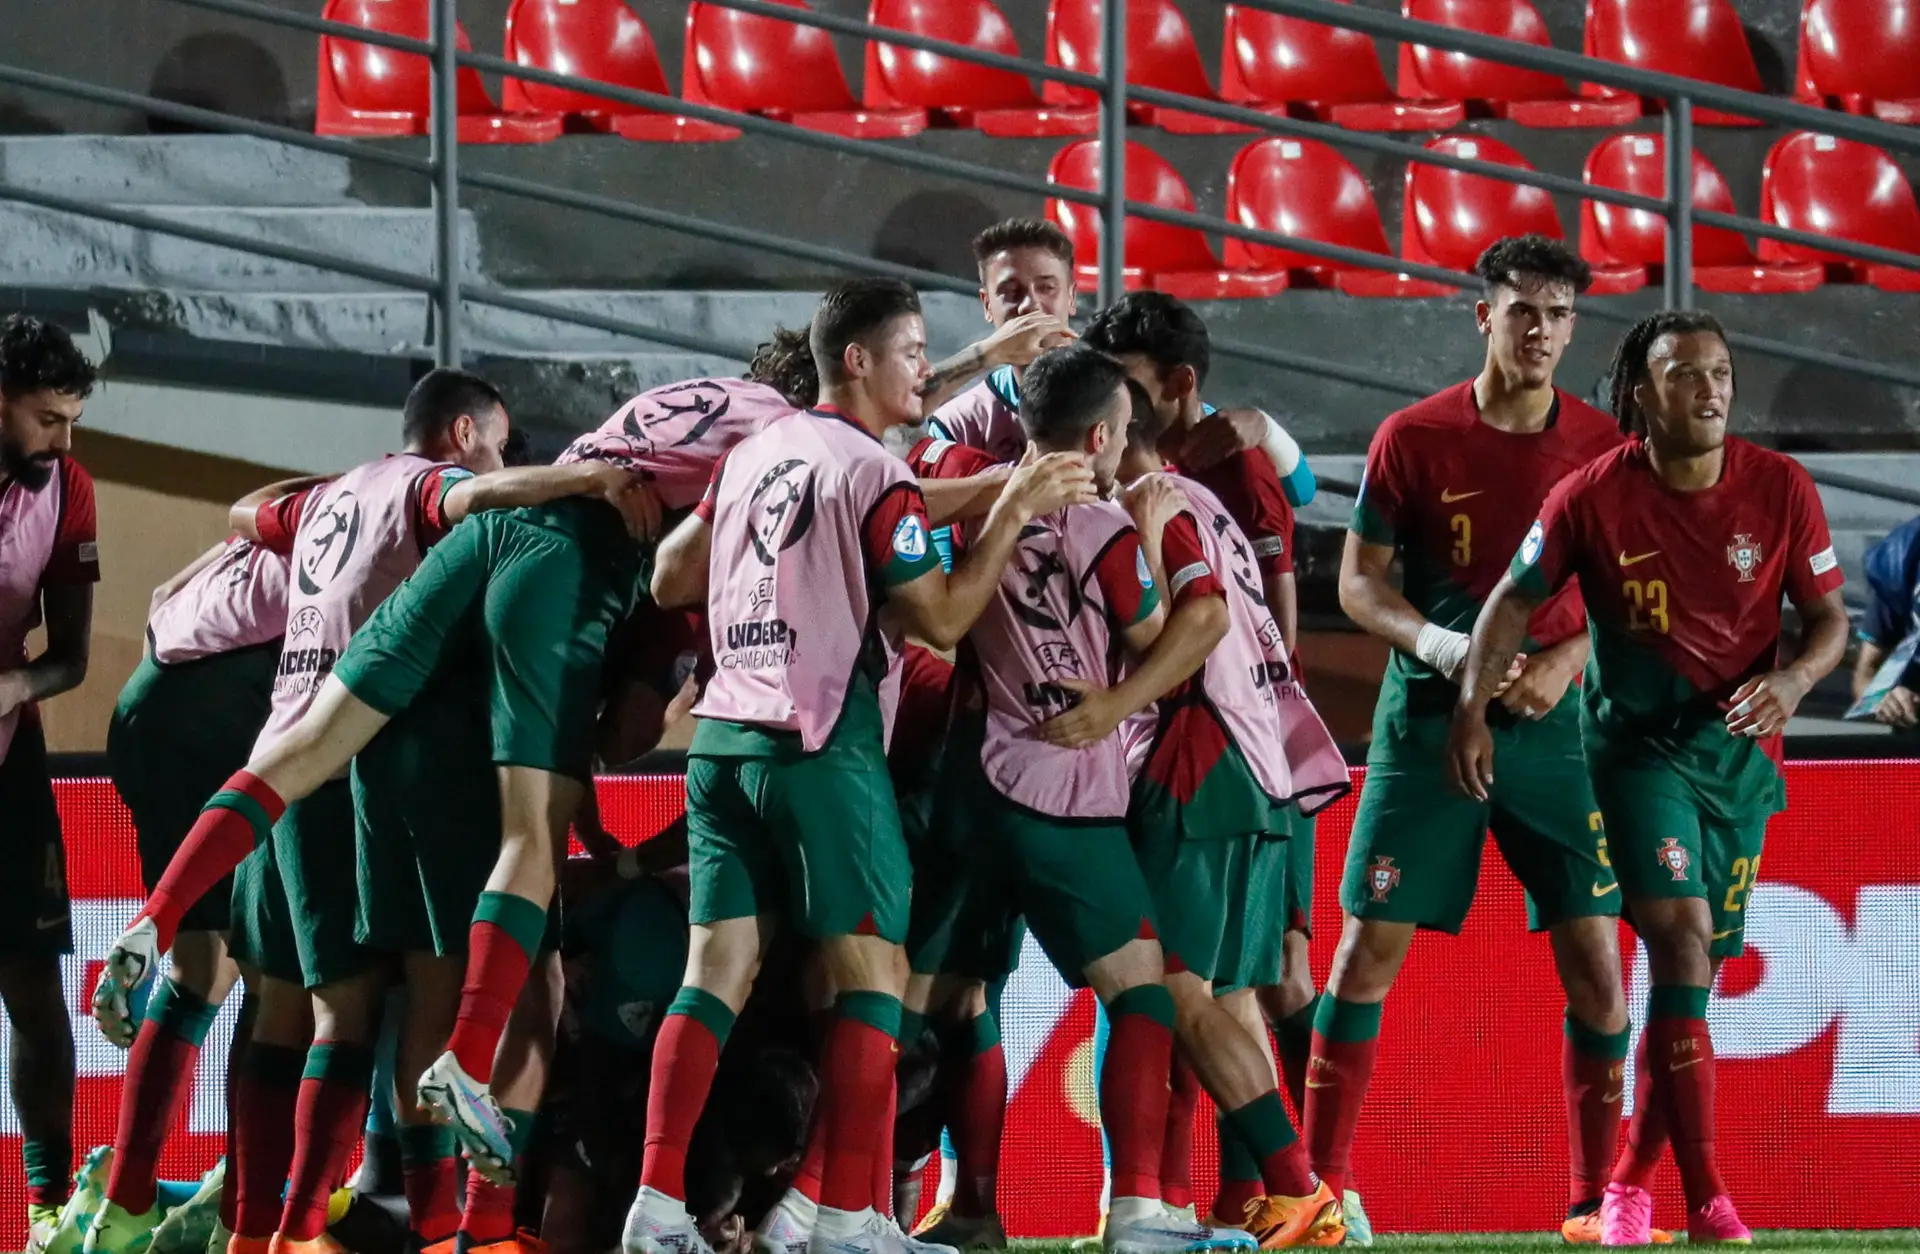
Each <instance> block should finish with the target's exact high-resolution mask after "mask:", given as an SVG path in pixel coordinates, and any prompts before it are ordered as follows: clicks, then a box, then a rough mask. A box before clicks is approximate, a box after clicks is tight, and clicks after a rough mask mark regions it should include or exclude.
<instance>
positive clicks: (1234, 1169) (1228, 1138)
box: [1214, 1113, 1260, 1180]
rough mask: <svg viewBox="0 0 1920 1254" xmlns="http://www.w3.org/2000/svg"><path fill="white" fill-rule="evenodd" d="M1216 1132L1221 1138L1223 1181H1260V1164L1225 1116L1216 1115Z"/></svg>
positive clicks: (1221, 1174) (1221, 1175)
mask: <svg viewBox="0 0 1920 1254" xmlns="http://www.w3.org/2000/svg"><path fill="white" fill-rule="evenodd" d="M1214 1130H1215V1131H1216V1132H1217V1133H1218V1134H1219V1137H1220V1178H1221V1179H1222V1180H1258V1179H1259V1178H1260V1163H1259V1161H1258V1160H1257V1159H1255V1158H1254V1156H1253V1152H1252V1151H1251V1150H1249V1149H1248V1148H1247V1143H1246V1141H1244V1140H1242V1139H1241V1136H1240V1134H1239V1133H1238V1132H1237V1131H1235V1129H1234V1128H1233V1126H1232V1124H1230V1123H1229V1122H1228V1119H1227V1116H1226V1115H1225V1114H1219V1113H1216V1114H1215V1115H1214Z"/></svg>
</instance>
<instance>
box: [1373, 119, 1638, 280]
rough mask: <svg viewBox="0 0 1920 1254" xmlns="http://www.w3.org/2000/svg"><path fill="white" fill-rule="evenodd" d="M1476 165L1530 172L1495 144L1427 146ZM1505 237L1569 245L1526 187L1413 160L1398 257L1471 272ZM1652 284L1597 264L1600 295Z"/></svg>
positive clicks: (1548, 207)
mask: <svg viewBox="0 0 1920 1254" xmlns="http://www.w3.org/2000/svg"><path fill="white" fill-rule="evenodd" d="M1427 149H1428V151H1430V152H1444V153H1447V154H1449V155H1451V156H1455V157H1465V158H1468V159H1469V160H1474V161H1485V162H1492V163H1495V164H1499V165H1505V166H1512V167H1513V168H1515V169H1519V170H1531V169H1533V166H1532V165H1530V164H1528V162H1527V159H1526V158H1525V157H1523V156H1521V155H1520V154H1519V153H1517V152H1515V151H1514V150H1513V149H1511V148H1509V147H1507V146H1506V145H1505V144H1503V143H1501V142H1500V141H1499V140H1497V139H1488V138H1485V137H1484V136H1468V135H1442V136H1441V137H1440V138H1438V139H1436V140H1434V141H1432V142H1431V143H1429V144H1428V145H1427ZM1507 235H1546V236H1550V237H1552V238H1554V239H1564V238H1565V232H1564V231H1562V230H1561V229H1560V214H1559V212H1558V211H1556V210H1555V209H1554V207H1553V197H1552V196H1550V195H1548V194H1547V193H1546V192H1544V191H1541V190H1540V189H1539V188H1537V187H1525V186H1522V185H1521V184H1519V183H1508V182H1504V181H1502V180H1499V179H1492V178H1488V177H1487V176H1486V175H1484V174H1468V173H1466V172H1465V171H1461V170H1450V169H1447V168H1446V167H1444V166H1437V165H1428V164H1426V163H1424V162H1420V161H1415V162H1413V163H1412V164H1410V165H1408V166H1407V195H1406V213H1405V219H1404V225H1403V227H1402V228H1401V236H1400V255H1401V256H1402V257H1405V258H1406V259H1407V260H1408V261H1423V262H1427V263H1429V264H1432V265H1438V266H1445V267H1447V268H1448V269H1450V270H1471V269H1472V268H1473V263H1474V262H1475V261H1476V260H1477V259H1478V258H1479V256H1480V254H1481V253H1482V252H1484V251H1485V250H1486V247H1487V245H1489V244H1491V243H1493V242H1494V241H1495V240H1497V239H1499V238H1501V237H1502V236H1507ZM1645 282H1646V275H1645V272H1644V271H1643V270H1642V268H1641V267H1639V266H1626V265H1604V264H1601V265H1595V266H1594V267H1593V287H1592V288H1590V289H1589V290H1590V291H1592V292H1593V294H1594V295H1596V296H1610V295H1613V294H1615V293H1619V292H1631V291H1633V290H1634V289H1635V288H1638V287H1640V286H1642V285H1643V284H1644V283H1645Z"/></svg>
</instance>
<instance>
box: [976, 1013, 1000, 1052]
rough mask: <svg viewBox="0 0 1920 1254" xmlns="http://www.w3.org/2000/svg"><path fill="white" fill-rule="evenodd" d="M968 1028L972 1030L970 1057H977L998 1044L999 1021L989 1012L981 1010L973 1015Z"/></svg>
mask: <svg viewBox="0 0 1920 1254" xmlns="http://www.w3.org/2000/svg"><path fill="white" fill-rule="evenodd" d="M969 1026H970V1027H971V1028H972V1029H973V1053H972V1055H971V1056H972V1057H975V1058H977V1057H979V1056H980V1055H981V1054H984V1053H986V1052H987V1051H988V1050H990V1049H992V1048H993V1047H994V1046H995V1045H998V1044H999V1043H1000V1020H999V1019H997V1018H995V1017H994V1013H993V1011H991V1010H983V1011H981V1012H980V1013H979V1014H977V1015H975V1016H974V1017H973V1018H972V1019H971V1020H970V1021H969Z"/></svg>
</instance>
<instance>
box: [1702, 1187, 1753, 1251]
mask: <svg viewBox="0 0 1920 1254" xmlns="http://www.w3.org/2000/svg"><path fill="white" fill-rule="evenodd" d="M1687 1244H1688V1245H1752V1244H1753V1233H1752V1232H1750V1231H1748V1230H1747V1225H1745V1224H1743V1223H1741V1222H1740V1216H1738V1215H1736V1214H1734V1212H1733V1199H1732V1198H1730V1197H1728V1196H1727V1195H1726V1194H1724V1193H1722V1194H1720V1195H1719V1196H1718V1197H1716V1198H1714V1199H1713V1200H1712V1201H1711V1202H1708V1203H1707V1204H1706V1205H1705V1206H1702V1207H1700V1208H1699V1209H1697V1210H1693V1211H1689V1212H1688V1213H1687Z"/></svg>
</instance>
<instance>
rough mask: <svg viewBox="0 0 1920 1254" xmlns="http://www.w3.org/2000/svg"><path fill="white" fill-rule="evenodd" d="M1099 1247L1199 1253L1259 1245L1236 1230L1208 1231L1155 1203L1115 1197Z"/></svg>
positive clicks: (1153, 1253) (1136, 1253) (1141, 1253)
mask: <svg viewBox="0 0 1920 1254" xmlns="http://www.w3.org/2000/svg"><path fill="white" fill-rule="evenodd" d="M1101 1244H1102V1245H1103V1246H1104V1247H1105V1248H1106V1250H1107V1251H1108V1254H1199V1252H1200V1251H1204V1250H1251V1249H1256V1248H1258V1246H1259V1244H1260V1243H1259V1242H1258V1241H1257V1240H1255V1239H1254V1237H1253V1235H1252V1234H1251V1233H1247V1232H1242V1231H1241V1230H1240V1229H1238V1228H1209V1227H1207V1226H1206V1225H1205V1224H1203V1223H1197V1222H1195V1221H1193V1220H1191V1219H1188V1218H1187V1217H1186V1216H1185V1215H1184V1214H1182V1213H1180V1212H1179V1211H1176V1210H1174V1209H1173V1208H1172V1207H1170V1206H1167V1205H1165V1204H1163V1203H1161V1202H1160V1201H1158V1200H1153V1199H1147V1198H1116V1199H1114V1203H1113V1205H1112V1206H1111V1207H1110V1208H1109V1209H1108V1211H1107V1228H1106V1231H1105V1232H1104V1233H1103V1234H1101Z"/></svg>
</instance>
